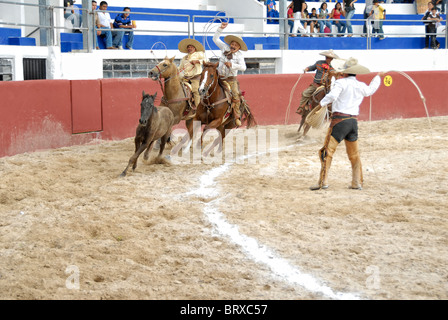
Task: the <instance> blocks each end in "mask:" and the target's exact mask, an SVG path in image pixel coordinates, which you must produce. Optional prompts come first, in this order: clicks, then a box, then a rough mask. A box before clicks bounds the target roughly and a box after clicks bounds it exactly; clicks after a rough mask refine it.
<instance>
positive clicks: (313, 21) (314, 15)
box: [310, 8, 319, 33]
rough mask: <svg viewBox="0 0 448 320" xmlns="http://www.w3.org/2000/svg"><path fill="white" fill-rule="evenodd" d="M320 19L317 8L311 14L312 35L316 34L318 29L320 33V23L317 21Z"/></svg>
mask: <svg viewBox="0 0 448 320" xmlns="http://www.w3.org/2000/svg"><path fill="white" fill-rule="evenodd" d="M318 18H319V17H318V16H317V10H316V8H313V9H311V14H310V33H314V32H316V31H314V30H315V29H314V28H316V30H317V31H319V21H318V20H317V19H318Z"/></svg>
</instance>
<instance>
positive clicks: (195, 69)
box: [177, 38, 207, 107]
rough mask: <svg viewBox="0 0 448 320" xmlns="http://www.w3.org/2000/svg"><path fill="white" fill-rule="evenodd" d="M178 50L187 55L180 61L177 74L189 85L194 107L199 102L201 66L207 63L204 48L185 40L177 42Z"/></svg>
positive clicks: (187, 39) (194, 41) (192, 41)
mask: <svg viewBox="0 0 448 320" xmlns="http://www.w3.org/2000/svg"><path fill="white" fill-rule="evenodd" d="M177 47H178V49H179V51H180V52H182V53H187V55H186V56H184V57H183V58H182V60H180V64H179V68H178V69H179V73H180V75H181V79H182V81H183V82H187V83H189V84H190V85H191V90H192V91H193V97H194V104H195V107H197V106H198V105H199V103H200V102H201V97H200V95H199V80H200V79H201V73H202V66H203V64H204V62H207V58H206V56H205V49H204V46H203V45H202V44H201V43H200V42H199V41H197V40H195V39H190V38H186V39H183V40H182V41H180V42H179V44H178V46H177Z"/></svg>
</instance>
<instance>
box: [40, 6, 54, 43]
mask: <svg viewBox="0 0 448 320" xmlns="http://www.w3.org/2000/svg"><path fill="white" fill-rule="evenodd" d="M39 5H40V7H39V24H40V25H44V26H48V23H49V22H50V12H49V11H48V6H49V0H39ZM39 32H40V45H41V46H49V45H53V44H52V43H51V37H50V33H51V32H50V30H49V29H48V28H41V29H40V31H39Z"/></svg>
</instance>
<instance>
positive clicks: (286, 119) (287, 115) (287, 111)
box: [285, 73, 304, 125]
mask: <svg viewBox="0 0 448 320" xmlns="http://www.w3.org/2000/svg"><path fill="white" fill-rule="evenodd" d="M303 75H304V74H303V73H302V74H301V75H300V77H299V79H297V81H296V83H295V84H294V86H293V87H292V89H291V93H290V95H289V104H288V107H287V108H286V115H285V125H287V124H288V121H289V110H290V108H291V102H292V97H293V95H294V92H295V91H296V87H297V84H298V83H299V81H300V79H302V76H303Z"/></svg>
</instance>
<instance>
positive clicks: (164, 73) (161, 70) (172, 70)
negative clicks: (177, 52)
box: [148, 57, 177, 81]
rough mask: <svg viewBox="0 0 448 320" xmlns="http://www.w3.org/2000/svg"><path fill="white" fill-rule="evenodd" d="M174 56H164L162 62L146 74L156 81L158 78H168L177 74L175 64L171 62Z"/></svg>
mask: <svg viewBox="0 0 448 320" xmlns="http://www.w3.org/2000/svg"><path fill="white" fill-rule="evenodd" d="M173 61H174V57H172V58H171V59H169V58H168V57H165V59H163V61H162V62H160V63H159V64H158V65H156V66H155V67H154V68H152V69H151V71H149V73H148V76H149V77H150V78H151V79H152V80H154V81H156V80H159V79H160V78H163V79H168V78H170V77H172V76H174V75H176V74H177V66H176V65H175V64H174V63H173Z"/></svg>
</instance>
